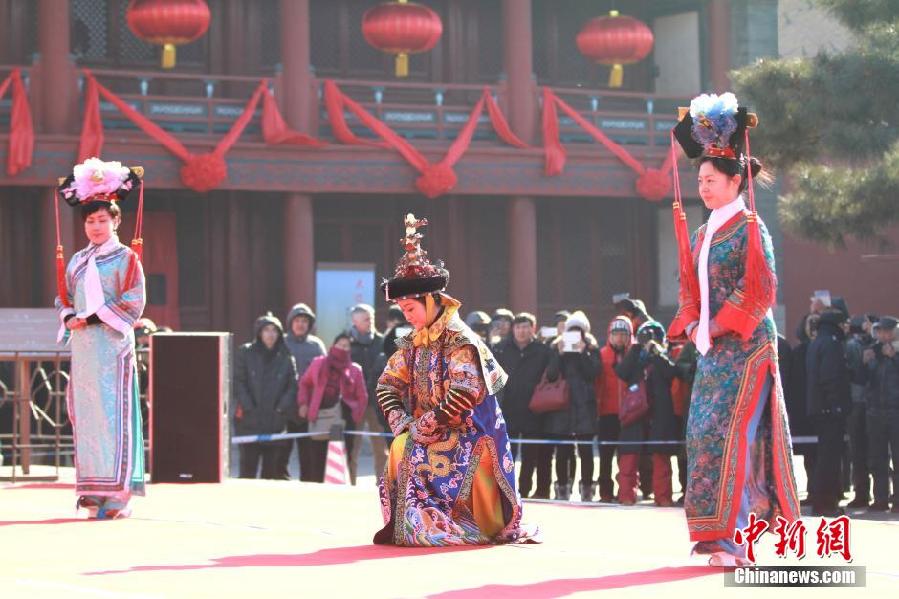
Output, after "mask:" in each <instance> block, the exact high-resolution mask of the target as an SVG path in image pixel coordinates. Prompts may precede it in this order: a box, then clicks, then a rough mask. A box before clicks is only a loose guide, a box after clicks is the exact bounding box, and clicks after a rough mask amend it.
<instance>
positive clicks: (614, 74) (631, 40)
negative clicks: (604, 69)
mask: <svg viewBox="0 0 899 599" xmlns="http://www.w3.org/2000/svg"><path fill="white" fill-rule="evenodd" d="M576 41H577V49H578V50H580V52H581V54H583V55H584V56H586V57H587V58H589V59H590V60H592V61H594V62H598V63H599V64H605V65H609V66H611V67H612V71H611V73H609V87H621V84H622V83H623V81H624V66H623V65H626V64H632V63H635V62H640V61H641V60H643V59H644V58H646V56H647V55H648V54H649V53H650V51H652V44H653V36H652V30H651V29H650V28H649V27H648V26H647V25H646V23H644V22H643V21H640V20H638V19H635V18H634V17H628V16H626V15H620V14H618V11H617V10H613V11H610V12H609V16H606V17H596V18H595V19H591V20H590V21H587V24H586V25H584V27H583V28H582V29H581V30H580V32H579V33H578V34H577V40H576Z"/></svg>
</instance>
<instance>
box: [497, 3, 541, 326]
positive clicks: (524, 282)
mask: <svg viewBox="0 0 899 599" xmlns="http://www.w3.org/2000/svg"><path fill="white" fill-rule="evenodd" d="M531 11H532V7H531V0H503V64H504V68H505V71H506V78H507V79H506V84H507V94H506V96H507V98H508V111H509V115H508V117H509V124H510V126H511V127H512V130H513V131H514V132H515V133H516V134H517V135H518V136H519V137H520V138H521V139H522V140H524V141H525V142H533V140H534V134H535V131H536V123H537V101H536V85H535V82H534V68H533V62H534V61H533V47H534V44H533V34H532V30H531ZM508 211H509V219H508V223H509V225H508V226H509V236H508V238H509V298H508V304H509V306H510V307H511V309H512V310H513V311H515V312H521V311H527V312H532V313H534V314H536V313H537V203H536V201H535V200H534V198H531V197H513V198H511V201H510V203H509V207H508Z"/></svg>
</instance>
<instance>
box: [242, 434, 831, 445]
mask: <svg viewBox="0 0 899 599" xmlns="http://www.w3.org/2000/svg"><path fill="white" fill-rule="evenodd" d="M344 434H345V435H356V436H358V437H384V438H391V439H392V438H393V435H392V434H391V433H378V432H371V431H344ZM322 436H327V433H279V434H268V435H241V436H238V437H231V444H232V445H243V444H245V443H270V442H274V441H287V440H289V439H308V438H309V437H322ZM509 442H510V443H514V444H520V445H601V446H603V445H683V444H684V443H685V441H682V440H681V441H599V440H597V439H511V438H510V439H509ZM817 442H818V437H793V445H808V444H813V443H817Z"/></svg>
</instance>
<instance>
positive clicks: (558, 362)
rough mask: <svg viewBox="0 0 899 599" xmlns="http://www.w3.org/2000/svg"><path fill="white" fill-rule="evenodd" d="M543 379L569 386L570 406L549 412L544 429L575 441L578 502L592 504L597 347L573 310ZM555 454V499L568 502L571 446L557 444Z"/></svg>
mask: <svg viewBox="0 0 899 599" xmlns="http://www.w3.org/2000/svg"><path fill="white" fill-rule="evenodd" d="M552 349H553V350H555V351H553V352H551V357H550V359H549V365H548V366H547V368H546V378H547V379H548V380H550V381H556V380H558V378H559V377H560V376H561V377H563V378H564V379H565V382H566V383H568V388H569V398H570V402H569V407H568V409H565V410H559V411H557V412H549V413H547V415H546V419H545V421H544V422H545V424H544V426H545V430H546V432H547V433H548V434H549V435H548V436H549V437H550V438H552V439H559V440H563V439H564V440H568V441H571V440H575V441H579V442H580V443H578V444H577V453H578V456H579V457H580V462H581V483H580V492H581V501H593V496H594V495H595V494H596V483H594V482H593V436H594V434H595V432H596V431H595V422H596V398H595V397H594V393H593V380H594V379H595V378H596V373H597V372H598V371H599V346H598V344H597V343H596V339H595V338H594V337H593V335H591V334H590V321H589V320H588V319H587V316H586V315H585V314H584V313H583V312H581V311H580V310H576V311H575V312H574V313H573V314H572V315H571V316H569V317H568V320H567V321H566V322H565V332H564V333H562V335H561V336H560V337H558V338H557V339H556V340H555V341H554V342H553V345H552ZM555 451H556V483H555V485H554V486H555V498H556V499H561V500H563V501H567V500H568V499H569V498H570V497H571V488H572V484H573V483H572V481H573V476H572V475H571V469H570V468H571V465H572V464H573V462H574V459H575V458H574V445H570V444H565V445H563V444H559V445H556V447H555Z"/></svg>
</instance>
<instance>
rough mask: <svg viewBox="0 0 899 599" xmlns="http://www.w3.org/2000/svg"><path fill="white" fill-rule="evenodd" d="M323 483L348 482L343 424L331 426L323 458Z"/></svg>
mask: <svg viewBox="0 0 899 599" xmlns="http://www.w3.org/2000/svg"><path fill="white" fill-rule="evenodd" d="M324 482H325V484H329V485H348V484H350V467H349V465H348V464H347V452H346V443H344V441H343V426H341V425H339V424H335V425H334V426H332V427H331V436H330V439H328V456H327V458H325V481H324Z"/></svg>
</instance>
